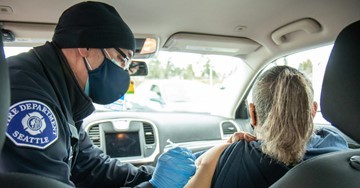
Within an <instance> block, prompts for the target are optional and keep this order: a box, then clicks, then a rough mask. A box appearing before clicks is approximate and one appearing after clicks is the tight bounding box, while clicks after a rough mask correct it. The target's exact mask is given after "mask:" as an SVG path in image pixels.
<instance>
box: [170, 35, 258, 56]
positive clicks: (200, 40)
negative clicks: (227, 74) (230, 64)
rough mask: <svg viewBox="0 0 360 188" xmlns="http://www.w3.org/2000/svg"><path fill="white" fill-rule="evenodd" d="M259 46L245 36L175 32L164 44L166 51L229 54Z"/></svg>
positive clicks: (252, 50)
mask: <svg viewBox="0 0 360 188" xmlns="http://www.w3.org/2000/svg"><path fill="white" fill-rule="evenodd" d="M259 47H260V44H258V43H257V42H255V41H253V40H250V39H247V38H241V37H227V36H217V35H203V34H193V33H176V34H174V35H172V36H171V37H170V38H169V39H168V40H167V41H166V43H165V45H164V49H165V50H167V51H181V52H192V53H200V54H218V55H230V56H244V55H247V54H249V53H252V52H254V51H255V50H256V49H258V48H259Z"/></svg>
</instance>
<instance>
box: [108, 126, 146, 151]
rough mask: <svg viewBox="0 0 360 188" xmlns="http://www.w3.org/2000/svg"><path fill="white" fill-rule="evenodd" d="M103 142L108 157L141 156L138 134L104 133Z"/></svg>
mask: <svg viewBox="0 0 360 188" xmlns="http://www.w3.org/2000/svg"><path fill="white" fill-rule="evenodd" d="M105 142H106V154H108V155H109V156H110V157H133V156H140V155H141V150H140V141H139V132H122V133H105Z"/></svg>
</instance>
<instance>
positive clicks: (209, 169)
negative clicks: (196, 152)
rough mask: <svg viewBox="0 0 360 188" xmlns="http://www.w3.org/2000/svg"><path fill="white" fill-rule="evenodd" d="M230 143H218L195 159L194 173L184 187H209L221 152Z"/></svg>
mask: <svg viewBox="0 0 360 188" xmlns="http://www.w3.org/2000/svg"><path fill="white" fill-rule="evenodd" d="M229 145H230V143H225V144H220V145H217V146H214V147H213V148H211V149H209V150H208V151H207V152H205V153H204V154H203V155H201V156H200V157H199V158H198V159H197V160H196V166H197V170H196V173H195V175H194V176H193V177H192V178H191V179H190V181H189V182H188V183H187V184H186V186H185V187H186V188H193V187H194V188H209V187H211V180H212V177H213V174H214V171H215V169H216V165H217V162H218V159H219V157H220V155H221V153H222V152H223V151H224V150H225V148H226V147H227V146H229Z"/></svg>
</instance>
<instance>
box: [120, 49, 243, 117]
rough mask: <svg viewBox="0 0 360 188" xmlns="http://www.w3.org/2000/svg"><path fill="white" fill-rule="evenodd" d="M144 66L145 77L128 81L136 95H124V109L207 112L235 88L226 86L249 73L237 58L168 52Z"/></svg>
mask: <svg viewBox="0 0 360 188" xmlns="http://www.w3.org/2000/svg"><path fill="white" fill-rule="evenodd" d="M147 65H148V68H149V75H148V76H145V77H132V78H131V79H132V80H133V81H134V84H135V92H134V94H126V95H125V106H126V107H125V108H123V110H124V109H125V110H133V111H170V112H174V111H181V112H202V113H210V112H211V111H212V109H213V108H214V107H215V106H216V107H219V106H218V105H216V104H215V103H216V102H218V101H219V99H221V100H228V99H229V98H227V97H223V96H224V95H226V94H227V93H229V92H231V91H232V90H234V88H235V87H237V85H235V84H227V83H228V82H231V81H233V80H234V79H235V77H237V76H238V75H239V74H240V75H241V73H240V72H241V71H248V70H249V68H248V66H247V65H246V63H244V61H243V60H241V59H240V58H235V57H229V56H222V55H202V54H195V53H183V52H168V51H160V52H159V53H158V54H157V55H156V56H155V57H154V58H153V59H151V60H149V61H148V62H147ZM233 99H234V98H232V99H229V100H233ZM118 102H119V101H118ZM121 103H124V102H122V101H121Z"/></svg>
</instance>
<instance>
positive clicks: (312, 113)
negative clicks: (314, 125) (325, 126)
mask: <svg viewBox="0 0 360 188" xmlns="http://www.w3.org/2000/svg"><path fill="white" fill-rule="evenodd" d="M317 109H318V103H317V102H315V101H314V103H313V109H312V111H311V115H312V116H313V118H314V117H315V115H316V112H317Z"/></svg>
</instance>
